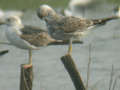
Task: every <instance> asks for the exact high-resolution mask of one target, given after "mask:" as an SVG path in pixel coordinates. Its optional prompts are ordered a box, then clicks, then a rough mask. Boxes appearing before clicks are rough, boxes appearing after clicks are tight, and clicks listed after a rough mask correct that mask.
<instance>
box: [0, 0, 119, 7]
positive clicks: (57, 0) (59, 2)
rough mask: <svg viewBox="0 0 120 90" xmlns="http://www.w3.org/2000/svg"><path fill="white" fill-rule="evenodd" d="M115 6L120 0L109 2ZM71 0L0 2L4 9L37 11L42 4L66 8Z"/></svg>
mask: <svg viewBox="0 0 120 90" xmlns="http://www.w3.org/2000/svg"><path fill="white" fill-rule="evenodd" d="M107 1H108V2H111V3H114V4H118V5H119V4H120V0H107ZM68 2H69V0H0V8H2V9H36V8H38V7H39V5H41V4H49V5H51V6H52V7H62V8H65V7H66V6H67V4H68Z"/></svg>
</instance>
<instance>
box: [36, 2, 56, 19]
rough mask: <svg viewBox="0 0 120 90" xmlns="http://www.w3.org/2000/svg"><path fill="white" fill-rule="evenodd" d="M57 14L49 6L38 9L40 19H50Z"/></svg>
mask: <svg viewBox="0 0 120 90" xmlns="http://www.w3.org/2000/svg"><path fill="white" fill-rule="evenodd" d="M55 14H56V12H55V11H54V10H53V9H52V8H51V7H50V6H49V5H46V4H44V5H41V6H40V7H39V8H38V9H37V15H38V17H39V18H40V19H44V18H45V17H49V16H54V15H55Z"/></svg>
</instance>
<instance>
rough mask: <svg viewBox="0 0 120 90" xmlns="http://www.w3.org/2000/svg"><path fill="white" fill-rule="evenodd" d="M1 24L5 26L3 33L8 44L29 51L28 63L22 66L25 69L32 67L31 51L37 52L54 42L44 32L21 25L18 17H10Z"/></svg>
mask: <svg viewBox="0 0 120 90" xmlns="http://www.w3.org/2000/svg"><path fill="white" fill-rule="evenodd" d="M2 24H6V25H7V29H6V30H5V31H6V36H7V39H8V41H9V42H10V44H11V45H14V46H16V47H18V48H21V49H26V50H28V51H29V63H28V64H26V65H25V66H24V67H25V68H29V67H31V66H32V50H38V49H40V47H42V46H46V45H48V43H50V42H54V41H55V40H54V39H52V38H51V37H50V35H49V34H48V33H47V32H46V31H44V30H42V29H40V28H37V27H33V26H28V25H27V26H26V25H23V24H22V22H21V19H20V18H19V17H18V16H10V17H8V18H6V19H5V21H4V23H2Z"/></svg>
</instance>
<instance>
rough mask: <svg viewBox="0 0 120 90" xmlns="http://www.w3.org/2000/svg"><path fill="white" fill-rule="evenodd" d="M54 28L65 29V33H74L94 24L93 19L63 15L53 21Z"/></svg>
mask: <svg viewBox="0 0 120 90" xmlns="http://www.w3.org/2000/svg"><path fill="white" fill-rule="evenodd" d="M52 23H53V24H52V28H53V29H54V30H55V31H57V30H63V31H64V32H65V33H72V32H76V31H78V30H79V31H81V32H83V31H85V30H86V29H87V28H88V27H90V26H92V25H93V22H92V21H91V20H86V19H81V18H76V17H73V16H69V17H62V18H59V19H57V20H53V21H52Z"/></svg>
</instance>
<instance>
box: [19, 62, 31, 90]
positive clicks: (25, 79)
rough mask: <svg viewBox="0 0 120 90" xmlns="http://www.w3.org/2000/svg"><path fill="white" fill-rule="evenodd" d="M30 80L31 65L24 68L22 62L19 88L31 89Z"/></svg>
mask: <svg viewBox="0 0 120 90" xmlns="http://www.w3.org/2000/svg"><path fill="white" fill-rule="evenodd" d="M32 82H33V66H32V67H30V68H24V64H22V65H21V76H20V90H32Z"/></svg>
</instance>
